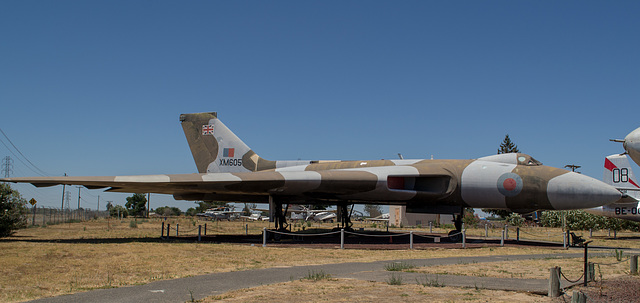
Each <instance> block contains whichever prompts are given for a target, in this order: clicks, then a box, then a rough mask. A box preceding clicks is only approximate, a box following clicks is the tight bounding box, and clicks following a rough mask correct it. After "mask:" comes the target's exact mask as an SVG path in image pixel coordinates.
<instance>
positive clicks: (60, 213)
mask: <svg viewBox="0 0 640 303" xmlns="http://www.w3.org/2000/svg"><path fill="white" fill-rule="evenodd" d="M108 216H109V212H107V211H97V210H89V209H73V210H71V209H60V208H55V207H44V206H43V207H35V206H34V207H31V208H30V209H29V213H28V214H27V215H26V221H27V225H28V226H46V225H54V224H61V223H70V222H82V221H88V220H92V219H98V218H106V217H108Z"/></svg>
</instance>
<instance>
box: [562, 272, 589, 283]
mask: <svg viewBox="0 0 640 303" xmlns="http://www.w3.org/2000/svg"><path fill="white" fill-rule="evenodd" d="M560 274H561V275H562V277H563V278H564V279H565V280H567V281H568V282H569V283H576V282H578V281H580V280H582V277H584V273H582V275H581V276H580V278H578V279H576V280H575V281H572V280H569V278H567V276H565V275H564V273H563V272H562V270H561V271H560Z"/></svg>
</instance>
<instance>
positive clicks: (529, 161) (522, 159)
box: [518, 154, 542, 166]
mask: <svg viewBox="0 0 640 303" xmlns="http://www.w3.org/2000/svg"><path fill="white" fill-rule="evenodd" d="M518 164H520V165H526V166H540V165H542V163H541V162H540V161H538V160H536V159H534V158H533V157H531V156H529V155H525V154H519V155H518Z"/></svg>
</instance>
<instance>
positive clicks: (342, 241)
mask: <svg viewBox="0 0 640 303" xmlns="http://www.w3.org/2000/svg"><path fill="white" fill-rule="evenodd" d="M340 249H344V228H342V229H340Z"/></svg>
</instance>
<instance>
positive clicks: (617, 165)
mask: <svg viewBox="0 0 640 303" xmlns="http://www.w3.org/2000/svg"><path fill="white" fill-rule="evenodd" d="M602 181H604V183H607V184H609V185H611V186H613V187H615V188H617V189H619V190H620V191H622V192H626V193H627V194H629V195H630V196H633V197H636V193H640V192H639V191H640V184H639V183H638V181H637V180H636V177H635V176H634V175H633V171H632V170H631V165H630V164H629V159H627V156H626V155H619V154H615V155H611V156H607V157H606V158H605V159H604V174H603V177H602Z"/></svg>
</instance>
